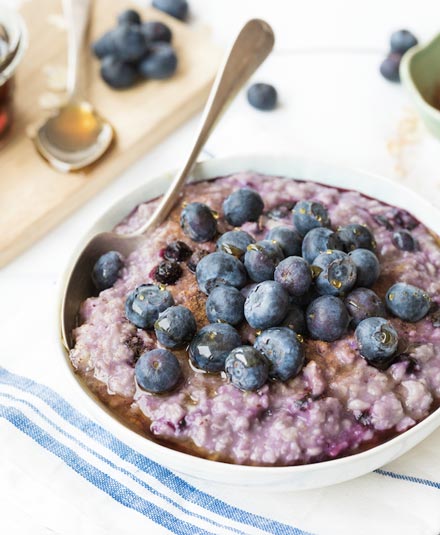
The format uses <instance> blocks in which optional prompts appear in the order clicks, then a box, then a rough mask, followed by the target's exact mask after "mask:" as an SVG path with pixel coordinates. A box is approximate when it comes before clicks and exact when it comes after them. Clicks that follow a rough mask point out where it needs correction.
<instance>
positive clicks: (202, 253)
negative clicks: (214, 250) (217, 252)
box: [186, 249, 209, 273]
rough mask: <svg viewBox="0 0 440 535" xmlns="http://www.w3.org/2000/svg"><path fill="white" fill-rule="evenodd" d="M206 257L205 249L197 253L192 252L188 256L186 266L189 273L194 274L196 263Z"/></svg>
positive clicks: (207, 253)
mask: <svg viewBox="0 0 440 535" xmlns="http://www.w3.org/2000/svg"><path fill="white" fill-rule="evenodd" d="M207 255H209V251H207V250H206V249H198V250H197V251H194V253H193V254H192V255H191V256H190V258H189V260H188V262H187V264H186V265H187V266H188V269H189V270H190V271H191V273H195V272H196V269H197V265H198V263H199V262H200V260H201V259H202V258H205V256H207Z"/></svg>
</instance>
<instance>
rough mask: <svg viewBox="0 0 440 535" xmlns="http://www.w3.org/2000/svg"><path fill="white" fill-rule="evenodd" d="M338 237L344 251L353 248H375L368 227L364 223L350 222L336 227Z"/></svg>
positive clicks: (372, 249)
mask: <svg viewBox="0 0 440 535" xmlns="http://www.w3.org/2000/svg"><path fill="white" fill-rule="evenodd" d="M338 237H339V239H340V240H341V242H342V245H343V248H344V251H346V252H347V253H349V252H350V251H354V249H369V250H370V251H374V250H375V249H376V242H375V241H374V236H373V234H372V233H371V231H370V229H369V228H368V227H366V226H365V225H359V224H357V223H351V224H350V225H346V226H345V227H341V228H339V229H338Z"/></svg>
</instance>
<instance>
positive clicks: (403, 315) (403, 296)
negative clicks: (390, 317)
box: [385, 282, 431, 322]
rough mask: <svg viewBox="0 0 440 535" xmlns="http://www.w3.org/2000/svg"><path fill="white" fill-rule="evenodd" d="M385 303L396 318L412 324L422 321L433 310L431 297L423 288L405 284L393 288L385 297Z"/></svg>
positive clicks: (398, 284)
mask: <svg viewBox="0 0 440 535" xmlns="http://www.w3.org/2000/svg"><path fill="white" fill-rule="evenodd" d="M385 303H386V305H387V308H388V310H389V311H390V312H392V313H393V314H394V315H395V316H397V317H398V318H400V319H402V320H405V321H410V322H416V321H419V320H421V319H422V318H424V317H425V316H426V314H427V313H428V312H429V309H430V308H431V298H430V297H429V295H428V294H427V293H426V292H425V291H424V290H422V289H421V288H417V286H413V285H412V284H406V283H405V282H398V283H396V284H394V285H393V286H391V288H390V289H389V290H388V292H387V294H386V296H385Z"/></svg>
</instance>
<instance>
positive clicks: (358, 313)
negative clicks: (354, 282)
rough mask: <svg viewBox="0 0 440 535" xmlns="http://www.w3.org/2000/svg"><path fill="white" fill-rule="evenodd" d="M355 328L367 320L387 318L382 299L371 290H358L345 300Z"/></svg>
mask: <svg viewBox="0 0 440 535" xmlns="http://www.w3.org/2000/svg"><path fill="white" fill-rule="evenodd" d="M344 304H345V306H346V307H347V310H348V313H349V314H350V316H351V323H352V325H353V327H357V325H358V324H359V323H360V322H361V321H363V320H364V319H366V318H374V317H375V318H378V317H380V318H385V317H386V315H387V313H386V309H385V305H384V304H383V302H382V300H381V299H380V297H379V296H378V295H377V294H375V293H374V292H373V290H370V289H369V288H356V289H355V290H353V291H352V292H350V293H349V294H348V295H347V297H346V298H345V300H344Z"/></svg>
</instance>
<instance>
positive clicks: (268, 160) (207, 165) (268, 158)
mask: <svg viewBox="0 0 440 535" xmlns="http://www.w3.org/2000/svg"><path fill="white" fill-rule="evenodd" d="M243 161H248V162H252V167H251V168H248V169H246V170H252V171H254V172H256V173H259V172H261V173H263V174H267V173H268V172H269V171H267V167H268V166H269V167H271V166H272V165H275V164H274V162H278V163H279V162H281V167H286V169H287V166H288V165H295V164H298V165H300V166H301V165H306V166H307V165H309V164H310V165H312V166H313V167H315V169H319V168H328V169H330V171H329V173H328V174H329V175H331V174H334V173H335V172H337V173H339V172H340V173H343V174H344V173H345V174H347V175H357V178H360V177H361V178H364V179H366V180H368V179H370V180H373V181H374V182H377V181H378V182H380V183H381V184H384V185H387V186H388V187H390V186H391V187H393V188H398V189H400V190H401V191H402V192H404V193H405V194H406V195H409V196H410V197H411V198H412V199H414V198H415V199H416V200H417V202H418V203H419V204H420V205H421V207H422V208H423V210H428V211H429V212H432V211H434V213H435V215H436V216H437V217H438V220H439V224H438V229H437V231H436V232H439V234H440V210H439V209H438V208H437V207H435V206H434V205H433V204H432V203H431V202H430V201H428V200H427V199H425V198H424V197H422V196H420V195H419V194H418V193H417V192H415V191H413V190H411V189H410V188H408V187H407V186H405V185H402V184H400V183H396V182H395V181H393V180H391V179H389V178H387V177H384V176H381V175H379V174H376V173H371V172H368V171H365V170H363V169H359V168H351V167H346V166H341V165H339V164H337V163H330V162H328V161H323V160H319V159H315V158H313V159H312V158H310V157H302V156H295V155H293V154H289V155H286V154H281V155H278V156H277V155H274V154H271V155H264V154H258V155H253V154H240V155H236V156H228V157H219V158H212V159H208V160H203V161H200V162H198V163H197V164H196V167H195V168H194V171H193V172H192V174H191V178H190V181H191V182H198V181H203V180H214V179H216V178H218V177H220V176H222V175H219V174H216V173H214V174H213V175H212V174H211V173H210V169H211V168H212V167H214V168H215V167H216V165H217V164H218V165H219V167H220V168H222V167H223V168H224V167H226V168H234V165H236V166H237V169H236V171H235V172H239V171H243V170H244V169H242V162H243ZM261 164H263V165H262V167H264V168H266V170H263V171H261ZM258 167H260V170H259V169H258ZM275 167H276V166H275ZM277 168H278V167H277ZM232 172H234V171H231V173H232ZM173 175H174V171H173V172H170V171H168V172H165V173H162V174H160V175H158V176H155V177H154V178H153V179H151V180H146V182H145V183H144V184H143V185H140V186H136V187H134V188H132V189H130V190H128V191H127V192H126V193H125V194H124V195H123V196H122V197H119V198H118V199H117V200H116V201H115V202H114V203H113V204H112V205H111V206H110V207H107V208H106V209H104V210H103V211H102V212H101V214H100V216H99V217H98V218H97V219H95V220H94V222H93V223H92V225H91V226H90V227H89V231H88V232H87V233H86V234H84V235H82V236H81V237H80V239H79V240H78V241H77V243H76V247H74V248H73V253H72V254H71V256H70V257H69V259H68V261H67V264H66V267H65V270H64V273H63V274H62V276H61V277H60V279H59V281H58V288H57V294H58V306H57V313H58V314H57V315H58V320H57V332H58V334H60V333H61V322H60V318H61V314H60V310H61V303H62V299H63V295H64V290H65V286H66V283H67V280H68V276H69V274H70V271H71V269H72V267H73V265H74V263H75V260H76V258H77V256H78V254H79V252H80V251H81V250H82V248H83V247H84V245H85V244H86V243H87V241H88V240H89V239H90V237H91V236H93V235H94V234H95V233H96V232H99V231H100V230H96V228H97V227H99V226H100V225H102V224H103V223H104V222H108V221H107V220H108V217H109V215H110V214H111V213H112V212H115V211H116V209H117V208H118V207H119V206H120V205H121V204H123V203H124V202H126V201H127V200H129V199H130V200H131V201H132V202H133V201H134V200H135V197H136V194H138V193H141V192H142V191H143V190H144V189H146V188H151V187H153V186H154V185H155V184H157V185H158V186H159V187H160V188H161V189H162V190H163V191H164V190H165V189H166V186H167V184H168V183H169V182H170V181H171V178H172V177H173ZM208 175H209V176H208ZM273 175H274V176H283V175H280V174H278V173H275V172H274V173H273ZM284 176H285V177H286V178H288V179H295V177H293V176H289V175H287V174H285V175H284ZM299 180H304V179H299ZM307 180H309V181H310V182H315V183H318V184H324V185H327V186H332V185H333V186H334V187H340V188H342V189H344V186H337V185H336V184H334V183H333V182H332V181H333V179H332V178H330V182H329V183H327V182H322V181H319V180H314V179H313V178H309V179H307ZM360 186H361V187H359V188H353V187H351V188H347V189H350V190H352V191H359V192H360V193H362V194H364V195H366V196H370V197H372V195H369V194H368V193H365V192H363V190H365V188H364V187H363V186H362V184H360ZM161 194H162V193H157V194H156V195H152V196H149V197H148V198H145V197H144V198H143V200H141V201H139V198H138V199H137V201H135V202H136V204H133V206H132V208H134V207H135V206H136V205H137V204H140V203H142V202H147V201H149V200H152V199H154V198H155V197H156V196H157V195H161ZM380 197H381V194H380V195H377V196H375V197H374V198H376V199H378V200H381V199H380ZM381 202H385V203H387V204H390V203H389V201H387V200H383V199H382V200H381ZM390 206H399V204H393V205H391V204H390ZM400 208H404V209H405V210H407V208H406V207H404V206H401V205H400ZM422 208H421V211H422ZM129 212H130V210H129V211H128V212H126V214H128V213H129ZM118 217H119V216H118ZM122 217H123V216H122ZM417 219H418V220H420V221H421V222H422V223H423V221H422V218H421V217H419V216H417ZM423 224H425V223H423ZM425 226H427V225H426V224H425ZM427 228H428V229H430V230H431V226H429V227H428V226H427ZM57 340H58V345H59V347H60V350H61V352H62V353H63V357H64V358H63V359H62V361H63V362H64V366H65V367H67V369H68V370H67V371H68V373H67V374H66V375H67V376H68V377H69V380H70V381H71V383H72V384H74V385H75V388H76V390H78V389H79V390H81V391H82V393H83V394H84V395H83V396H81V399H82V400H83V401H84V403H86V404H87V407H88V408H89V410H90V411H91V413H93V414H96V415H97V417H96V419H97V421H98V422H101V421H103V420H105V423H106V426H107V429H109V430H112V431H113V432H114V434H115V435H116V436H117V438H118V439H120V440H123V441H126V442H127V443H129V444H133V442H135V443H136V446H139V447H140V446H142V445H144V449H145V450H146V451H145V453H146V454H147V455H148V454H151V455H152V458H153V459H159V458H163V455H166V456H168V457H169V458H171V459H172V460H174V461H176V462H177V464H179V465H182V463H186V464H187V465H188V466H189V465H192V466H195V467H196V468H197V470H198V471H200V472H204V473H206V474H207V475H208V474H214V473H215V474H222V473H225V471H228V472H231V473H232V472H233V473H234V475H240V474H243V475H246V474H251V473H252V474H255V473H256V472H258V474H261V475H264V476H272V475H273V476H277V475H281V472H282V474H283V475H292V476H294V475H296V474H298V475H299V474H303V473H307V472H315V471H319V470H323V469H333V468H341V467H344V466H346V465H351V464H354V463H356V462H362V461H371V460H372V458H374V457H378V458H380V457H381V456H380V454H381V453H383V452H385V451H386V450H393V448H394V447H395V446H396V445H397V444H398V443H399V442H403V441H404V440H405V439H409V438H410V437H413V436H414V435H422V436H421V438H419V440H417V441H416V442H415V443H414V444H412V445H410V446H409V447H406V448H404V449H403V450H402V451H401V452H400V453H398V454H397V455H394V456H392V457H390V458H389V459H387V460H386V461H385V462H380V461H379V463H378V464H375V465H374V466H375V467H374V468H372V469H375V468H378V467H379V466H382V465H383V464H385V463H387V462H391V461H392V460H394V459H395V458H396V457H398V456H400V455H401V454H403V453H406V452H407V451H408V450H409V449H411V448H412V447H414V446H416V445H417V444H418V443H419V442H420V441H421V440H423V439H424V438H425V437H426V436H427V435H428V434H430V433H432V432H433V431H434V430H435V428H436V427H438V426H440V407H439V408H437V409H436V410H435V411H434V412H432V413H431V414H430V415H428V416H427V417H426V418H424V419H423V420H421V421H420V422H417V423H416V424H415V425H414V426H413V427H411V428H410V429H408V430H406V431H404V432H402V433H400V434H399V435H397V436H395V437H394V438H392V439H390V440H387V441H386V442H383V443H382V444H379V445H377V446H374V447H372V448H369V449H367V450H365V451H361V452H359V453H354V454H351V455H347V456H344V457H339V458H336V459H329V460H325V461H319V462H316V463H308V464H301V465H285V466H284V465H283V466H258V465H243V464H234V463H228V462H223V461H216V460H212V459H207V458H204V457H198V456H196V455H192V454H190V453H185V452H182V451H179V450H176V449H173V448H172V447H168V446H165V445H162V444H159V443H157V442H155V441H154V440H153V439H149V438H148V437H146V436H144V435H141V434H140V433H137V432H136V431H134V430H133V429H131V428H130V427H128V426H127V425H125V424H124V423H122V422H121V421H120V420H119V419H118V417H117V416H115V415H114V414H112V412H111V410H110V409H109V408H108V407H107V406H106V405H105V404H104V403H103V402H102V401H101V400H99V399H98V398H97V397H96V396H95V395H94V394H93V393H92V392H91V391H90V390H89V389H88V388H87V387H86V386H85V385H84V384H83V383H82V381H81V378H80V377H79V376H78V375H77V374H76V373H75V371H74V368H73V366H72V364H71V361H70V359H69V356H68V351H67V350H66V348H65V347H64V345H63V342H62V338H61V336H60V335H58V337H57ZM98 413H99V416H98ZM431 425H434V427H433V428H432V429H431V430H430V431H428V433H427V434H425V435H423V431H424V430H425V429H426V428H429V427H430V426H431ZM145 444H147V446H145ZM153 455H154V457H153ZM158 462H161V461H160V460H159V461H158ZM189 463H190V464H189ZM164 464H165V465H166V466H168V465H170V464H171V462H170V463H164ZM366 465H368V466H371V462H370V463H366ZM173 469H174V468H173ZM369 471H371V470H370V469H368V470H365V471H363V472H362V473H364V474H365V473H367V472H369ZM231 475H232V474H231ZM206 479H209V477H208V476H207V478H206Z"/></svg>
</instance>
